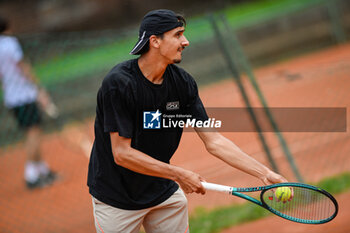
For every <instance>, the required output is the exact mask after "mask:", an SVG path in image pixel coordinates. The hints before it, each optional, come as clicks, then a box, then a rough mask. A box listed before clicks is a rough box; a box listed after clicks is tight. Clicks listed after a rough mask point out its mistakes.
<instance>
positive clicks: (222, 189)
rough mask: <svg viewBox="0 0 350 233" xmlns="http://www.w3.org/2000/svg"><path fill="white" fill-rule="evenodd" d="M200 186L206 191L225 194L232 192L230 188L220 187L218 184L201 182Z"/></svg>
mask: <svg viewBox="0 0 350 233" xmlns="http://www.w3.org/2000/svg"><path fill="white" fill-rule="evenodd" d="M202 185H203V187H204V188H205V189H206V190H211V191H217V192H221V193H227V194H232V190H233V188H232V187H229V186H225V185H220V184H213V183H207V182H202Z"/></svg>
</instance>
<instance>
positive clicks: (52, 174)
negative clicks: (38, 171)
mask: <svg viewBox="0 0 350 233" xmlns="http://www.w3.org/2000/svg"><path fill="white" fill-rule="evenodd" d="M57 178H58V175H57V173H56V172H54V171H51V170H50V171H49V173H48V174H47V175H46V176H44V177H42V179H43V180H44V181H45V183H46V184H48V185H50V184H52V183H53V182H55V181H56V180H57Z"/></svg>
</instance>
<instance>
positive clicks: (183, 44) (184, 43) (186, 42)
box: [181, 36, 190, 47]
mask: <svg viewBox="0 0 350 233" xmlns="http://www.w3.org/2000/svg"><path fill="white" fill-rule="evenodd" d="M183 38H184V39H183V41H182V42H181V45H182V46H184V47H186V46H189V45H190V42H189V41H188V40H187V38H186V37H185V36H183Z"/></svg>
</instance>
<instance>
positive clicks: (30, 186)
mask: <svg viewBox="0 0 350 233" xmlns="http://www.w3.org/2000/svg"><path fill="white" fill-rule="evenodd" d="M25 182H26V186H27V188H28V189H36V188H42V187H44V186H45V182H44V180H43V179H41V178H39V179H37V180H36V181H34V182H30V181H27V180H26V181H25Z"/></svg>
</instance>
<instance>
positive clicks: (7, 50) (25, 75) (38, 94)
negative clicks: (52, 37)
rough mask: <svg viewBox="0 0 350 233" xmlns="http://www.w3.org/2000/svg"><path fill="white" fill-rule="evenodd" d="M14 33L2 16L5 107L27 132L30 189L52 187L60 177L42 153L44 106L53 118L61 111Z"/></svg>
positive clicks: (1, 66) (0, 51)
mask: <svg viewBox="0 0 350 233" xmlns="http://www.w3.org/2000/svg"><path fill="white" fill-rule="evenodd" d="M11 34H12V32H11V29H10V25H9V21H8V20H7V19H5V18H2V17H0V80H1V83H2V89H3V95H4V96H3V99H4V104H5V107H6V108H8V109H10V111H11V112H12V113H13V115H14V116H15V118H16V121H17V123H18V125H19V127H20V129H22V130H24V132H25V142H24V144H25V150H26V153H27V157H26V163H25V168H24V180H25V183H26V186H27V187H28V188H29V189H33V188H39V187H44V186H47V185H50V184H51V183H52V182H53V181H54V180H55V179H56V177H57V176H56V174H55V172H53V171H51V169H50V168H49V166H48V165H47V163H46V162H45V161H44V160H43V158H42V156H41V152H40V144H41V137H42V131H41V129H40V124H41V122H42V116H41V111H40V107H43V109H45V110H46V111H47V112H48V114H49V115H50V114H51V116H52V117H56V116H57V109H55V106H53V105H52V102H51V100H50V98H49V96H48V94H47V92H46V91H45V90H43V89H40V88H39V85H38V79H37V78H36V76H35V75H34V73H33V71H32V67H31V65H30V63H29V62H27V61H25V60H24V57H23V51H22V48H21V45H20V44H19V41H18V40H17V38H15V37H14V36H12V35H11Z"/></svg>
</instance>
